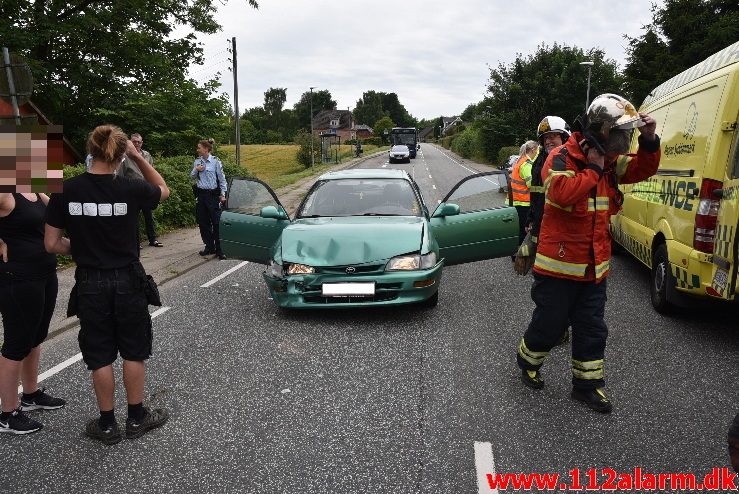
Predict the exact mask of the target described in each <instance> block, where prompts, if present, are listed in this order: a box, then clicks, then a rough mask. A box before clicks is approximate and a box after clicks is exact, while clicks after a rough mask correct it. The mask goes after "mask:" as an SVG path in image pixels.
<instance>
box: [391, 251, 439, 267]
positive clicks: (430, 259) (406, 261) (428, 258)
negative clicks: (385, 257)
mask: <svg viewBox="0 0 739 494" xmlns="http://www.w3.org/2000/svg"><path fill="white" fill-rule="evenodd" d="M435 265H436V254H435V253H433V252H429V253H428V254H424V255H419V254H414V255H409V256H398V257H393V258H392V259H390V260H389V261H388V263H387V265H386V266H385V271H413V270H418V269H429V268H431V267H434V266H435Z"/></svg>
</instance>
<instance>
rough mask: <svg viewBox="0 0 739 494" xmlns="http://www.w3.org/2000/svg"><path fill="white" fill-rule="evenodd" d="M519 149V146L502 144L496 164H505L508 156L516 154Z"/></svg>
mask: <svg viewBox="0 0 739 494" xmlns="http://www.w3.org/2000/svg"><path fill="white" fill-rule="evenodd" d="M520 150H521V147H520V146H504V147H502V148H500V150H499V151H498V161H497V164H498V165H505V164H506V163H508V157H509V156H511V155H512V154H515V155H517V156H518V152H519V151H520Z"/></svg>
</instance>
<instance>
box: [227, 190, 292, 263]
mask: <svg viewBox="0 0 739 494" xmlns="http://www.w3.org/2000/svg"><path fill="white" fill-rule="evenodd" d="M263 210H264V211H265V212H272V211H273V212H274V213H275V214H274V215H269V214H268V216H272V217H267V218H264V217H262V212H263ZM274 216H279V217H284V218H287V213H285V209H284V208H283V207H282V205H281V204H280V202H279V201H278V200H277V197H276V196H275V194H274V192H273V191H272V189H270V188H269V186H268V185H267V184H265V183H264V182H261V181H259V180H256V179H253V178H242V177H234V178H233V179H232V180H231V183H230V184H229V188H228V197H227V200H226V208H225V211H223V213H221V221H220V237H221V247H222V249H223V253H224V254H226V256H228V257H232V258H235V259H243V260H245V261H251V262H256V263H260V264H269V260H270V251H271V249H272V246H273V245H274V244H275V242H277V240H278V239H279V238H280V235H281V234H282V230H283V229H284V228H285V227H286V226H288V225H289V224H290V220H289V219H278V218H275V217H274Z"/></svg>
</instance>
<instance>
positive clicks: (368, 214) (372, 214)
mask: <svg viewBox="0 0 739 494" xmlns="http://www.w3.org/2000/svg"><path fill="white" fill-rule="evenodd" d="M353 216H403V215H402V214H390V213H364V214H358V215H357V214H355V215H353Z"/></svg>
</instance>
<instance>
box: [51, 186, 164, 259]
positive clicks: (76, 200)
mask: <svg viewBox="0 0 739 494" xmlns="http://www.w3.org/2000/svg"><path fill="white" fill-rule="evenodd" d="M160 197H161V189H160V188H159V187H157V186H156V185H152V184H150V183H148V182H145V181H143V180H135V179H131V178H125V177H120V176H114V175H97V174H92V173H84V174H82V175H79V176H77V177H74V178H70V179H69V180H66V181H65V182H64V191H63V192H62V193H61V194H52V196H51V199H50V200H49V206H48V208H47V210H46V223H48V224H49V225H50V226H53V227H55V228H60V229H66V230H67V233H68V235H69V240H70V242H71V244H72V259H73V260H74V262H75V263H77V265H78V266H80V267H83V268H96V269H115V268H122V267H125V266H128V265H130V264H132V263H133V262H135V261H137V260H138V239H137V236H136V233H137V229H138V214H139V210H141V209H142V208H143V209H154V208H156V207H157V205H158V204H159V198H160Z"/></svg>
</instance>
